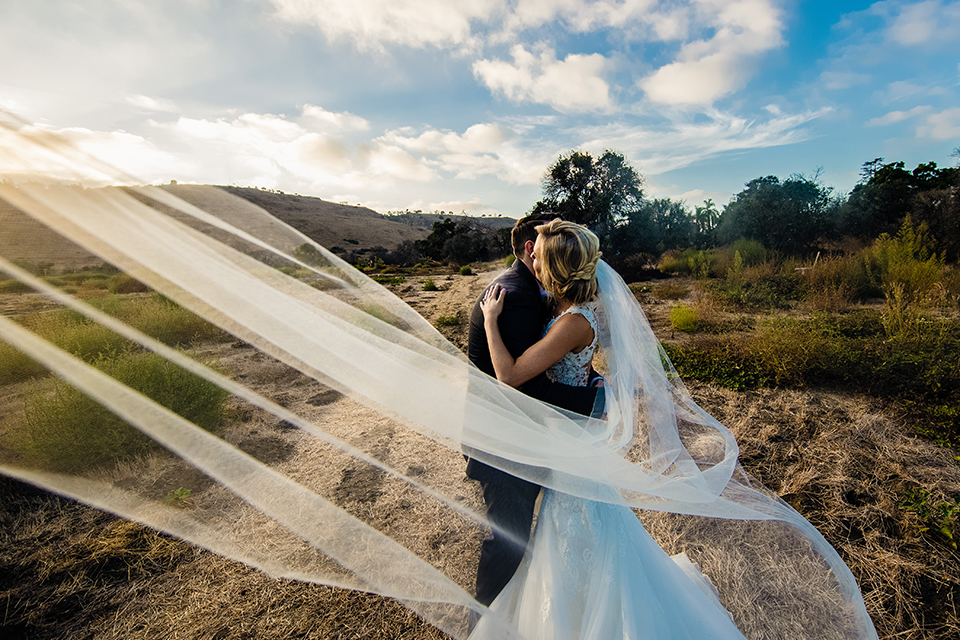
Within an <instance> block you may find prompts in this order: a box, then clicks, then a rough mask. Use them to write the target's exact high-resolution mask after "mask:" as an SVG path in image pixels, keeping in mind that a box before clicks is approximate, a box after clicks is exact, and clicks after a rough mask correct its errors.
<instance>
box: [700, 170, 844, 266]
mask: <svg viewBox="0 0 960 640" xmlns="http://www.w3.org/2000/svg"><path fill="white" fill-rule="evenodd" d="M830 191H831V189H830V188H829V187H825V186H823V185H821V184H819V183H818V182H817V181H816V179H810V178H806V177H804V176H801V175H794V176H791V177H790V178H787V179H786V180H783V181H781V180H780V179H779V178H778V177H776V176H766V177H763V178H756V179H754V180H751V181H750V182H748V183H747V184H746V189H744V190H743V191H741V192H740V193H738V194H737V195H735V196H734V197H733V199H732V200H731V201H730V202H729V203H728V204H727V206H726V207H724V209H723V214H722V215H721V217H720V225H719V227H718V229H717V231H718V239H719V240H720V241H721V242H724V243H728V242H733V241H734V240H736V239H738V238H749V239H752V240H757V241H759V242H760V243H761V244H763V245H764V246H765V247H767V248H770V249H776V250H779V251H784V252H799V251H805V250H809V249H812V248H813V247H814V246H815V245H816V243H817V241H818V240H819V239H820V237H822V236H823V235H824V234H826V233H827V232H828V231H829V230H830V229H831V227H832V223H833V218H834V216H835V212H834V209H835V203H834V201H833V200H832V199H831V198H830Z"/></svg>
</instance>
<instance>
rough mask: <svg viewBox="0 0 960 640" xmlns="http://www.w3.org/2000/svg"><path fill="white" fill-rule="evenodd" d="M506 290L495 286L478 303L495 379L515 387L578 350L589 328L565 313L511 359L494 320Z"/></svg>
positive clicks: (581, 319) (590, 335) (582, 320)
mask: <svg viewBox="0 0 960 640" xmlns="http://www.w3.org/2000/svg"><path fill="white" fill-rule="evenodd" d="M505 295H506V290H505V289H501V288H500V287H499V286H495V287H494V288H493V289H491V290H490V291H488V293H487V295H486V296H484V299H483V301H482V302H481V304H480V308H481V310H482V311H483V324H484V329H485V331H486V334H487V345H488V346H489V348H490V358H491V360H492V361H493V369H494V371H495V372H496V374H497V379H498V380H500V381H501V382H503V383H505V384H508V385H510V386H511V387H517V386H520V385H521V384H523V383H524V382H526V381H527V380H530V379H531V378H533V377H534V376H536V375H537V374H540V373H543V372H544V371H546V370H547V368H549V367H550V365H552V364H554V363H555V362H557V361H558V360H560V358H562V357H563V356H564V355H566V354H567V353H569V352H570V351H573V350H575V349H576V350H579V349H580V348H582V347H584V346H586V345H587V344H589V343H590V341H591V340H592V339H593V328H592V327H591V326H590V323H589V322H588V321H587V319H586V318H584V317H583V316H581V315H579V314H568V315H565V316H564V317H562V318H560V319H559V320H557V322H556V323H554V325H553V327H551V328H550V331H549V332H547V335H545V336H544V337H543V339H541V340H540V341H539V342H537V343H536V344H534V345H533V346H531V347H530V348H529V349H527V350H526V351H524V352H523V354H522V355H521V356H520V357H519V358H516V359H514V358H513V356H511V355H510V352H509V351H508V350H507V347H506V345H504V343H503V338H501V336H500V327H499V325H498V318H499V316H500V312H501V311H502V310H503V300H504V296H505Z"/></svg>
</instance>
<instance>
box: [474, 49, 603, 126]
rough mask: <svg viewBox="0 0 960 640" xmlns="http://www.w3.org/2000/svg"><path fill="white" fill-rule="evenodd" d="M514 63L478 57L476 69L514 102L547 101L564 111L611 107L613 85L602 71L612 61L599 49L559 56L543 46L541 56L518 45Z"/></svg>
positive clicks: (487, 82) (491, 86) (493, 87)
mask: <svg viewBox="0 0 960 640" xmlns="http://www.w3.org/2000/svg"><path fill="white" fill-rule="evenodd" d="M510 53H511V55H512V56H513V63H510V62H505V61H503V60H478V61H477V62H475V63H474V64H473V73H474V75H475V76H476V77H477V78H478V79H480V80H481V81H482V82H483V83H484V84H485V85H486V86H487V87H488V88H489V89H490V91H492V92H493V93H494V94H500V95H503V96H505V97H506V98H508V99H509V100H512V101H514V102H535V103H538V104H546V105H549V106H551V107H553V108H554V109H557V110H558V111H562V112H584V111H604V110H608V109H610V107H611V106H612V100H611V97H610V86H609V85H608V84H607V82H606V80H604V79H603V75H604V73H605V71H606V69H607V67H608V64H609V61H608V60H607V59H606V58H604V57H603V56H602V55H600V54H599V53H594V54H590V55H580V54H570V55H568V56H567V57H566V58H565V59H563V60H558V59H557V55H556V52H555V51H554V50H552V49H547V48H543V49H542V50H541V51H540V54H539V56H535V55H534V54H533V53H531V52H529V51H527V50H526V48H525V47H524V46H523V45H519V44H518V45H516V46H514V47H513V48H512V49H511V50H510Z"/></svg>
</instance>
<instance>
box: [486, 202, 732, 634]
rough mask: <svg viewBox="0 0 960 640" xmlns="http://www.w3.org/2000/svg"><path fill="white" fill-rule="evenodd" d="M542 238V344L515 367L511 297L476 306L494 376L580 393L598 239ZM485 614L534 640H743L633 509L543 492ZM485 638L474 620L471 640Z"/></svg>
mask: <svg viewBox="0 0 960 640" xmlns="http://www.w3.org/2000/svg"><path fill="white" fill-rule="evenodd" d="M537 231H538V234H539V235H538V237H537V240H536V243H535V245H534V251H533V266H534V271H535V273H536V276H537V279H538V280H539V281H540V282H541V283H542V284H543V286H544V287H545V288H546V289H547V290H548V291H550V292H551V293H552V294H553V298H554V301H555V306H554V312H553V317H552V319H550V321H549V322H548V323H547V325H546V327H545V329H544V337H543V339H542V340H540V341H539V342H538V343H536V344H535V345H533V346H532V347H530V348H529V349H528V350H527V351H525V352H524V353H523V354H522V355H521V356H520V357H519V358H516V359H514V358H513V357H512V356H511V355H510V352H509V351H508V350H507V347H506V346H505V345H504V342H503V340H502V338H501V336H500V330H499V327H498V322H497V321H498V318H499V316H500V313H501V311H502V310H503V303H504V298H505V293H506V291H505V290H504V289H501V288H500V286H499V285H496V284H495V285H493V286H492V287H490V288H489V289H488V290H487V291H486V293H485V295H484V297H483V299H482V300H481V303H480V305H481V309H482V310H483V315H484V328H485V329H486V335H487V342H488V344H489V347H490V354H491V357H492V360H493V365H494V369H495V370H496V374H497V378H498V379H499V380H501V381H503V382H506V383H507V384H510V385H511V386H518V385H520V384H523V383H524V382H526V381H527V380H529V379H530V378H532V377H533V376H535V375H537V374H539V373H541V372H543V371H546V372H547V376H548V377H549V378H550V379H551V381H553V382H560V383H563V384H569V385H576V386H586V385H587V382H588V379H589V374H590V368H591V363H592V361H593V357H594V355H595V354H596V352H597V348H598V345H599V334H600V328H599V326H598V319H597V312H596V309H595V300H596V298H597V275H596V271H597V266H598V263H599V258H600V252H599V242H598V239H597V237H596V236H595V235H594V234H593V233H591V232H590V231H589V230H588V229H586V228H585V227H582V226H580V225H577V224H574V223H571V222H563V221H561V220H554V221H552V222H550V223H548V224H545V225H542V226H540V227H538V228H537ZM614 321H615V320H614ZM490 610H491V611H492V612H495V613H496V614H499V615H501V616H502V618H501V619H502V620H506V621H507V623H508V624H509V625H511V626H512V627H513V628H514V629H515V630H516V631H517V632H519V634H520V635H521V636H523V637H524V638H531V639H542V640H548V639H553V640H580V639H588V638H590V639H596V640H611V639H614V638H645V639H650V640H656V639H661V638H663V639H667V638H670V639H678V640H679V639H682V638H689V639H691V640H693V639H698V638H731V639H742V638H743V635H742V634H741V633H740V631H739V630H738V629H737V627H736V626H735V625H734V624H733V622H732V620H731V617H730V616H729V614H728V613H727V612H726V611H725V610H724V609H723V607H722V606H721V605H720V602H719V600H718V598H717V595H716V594H715V593H714V591H713V590H712V585H711V584H710V583H709V582H708V581H707V580H706V579H705V578H704V576H703V575H702V574H700V573H699V571H698V569H697V567H696V565H694V564H692V563H690V562H689V561H688V560H686V556H684V555H683V554H680V556H679V557H677V558H670V557H669V556H667V554H666V553H665V552H664V551H663V550H662V549H661V548H660V547H659V545H657V543H656V542H655V541H654V540H653V538H651V537H650V535H649V534H648V533H647V532H646V530H644V528H643V526H642V525H641V524H640V522H639V520H638V519H637V517H636V516H635V515H634V513H633V511H632V510H631V509H630V508H629V507H627V506H624V505H616V504H611V503H609V502H599V501H594V500H587V499H584V498H579V497H576V496H571V495H568V494H565V493H563V492H560V491H555V490H552V489H549V488H548V489H545V490H544V492H543V496H542V500H541V505H540V512H539V516H538V520H537V525H536V529H535V531H534V534H533V540H532V542H531V545H530V546H529V547H528V549H527V553H526V555H525V556H524V558H523V561H522V563H521V565H520V568H519V569H518V571H517V572H516V573H515V574H514V576H513V578H512V579H511V580H510V582H509V583H508V584H507V585H506V587H505V588H504V590H503V591H502V592H501V593H500V595H499V596H497V598H496V599H495V600H494V602H493V603H492V604H491V605H490ZM487 633H488V630H487V628H486V626H485V625H484V622H483V620H481V622H480V623H479V625H478V626H477V628H476V630H475V631H474V636H473V637H477V638H482V637H485V635H486V634H487Z"/></svg>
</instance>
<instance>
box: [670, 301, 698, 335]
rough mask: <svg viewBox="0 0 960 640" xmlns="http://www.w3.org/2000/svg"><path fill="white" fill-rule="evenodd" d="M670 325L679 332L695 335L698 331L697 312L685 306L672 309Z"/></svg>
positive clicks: (679, 305)
mask: <svg viewBox="0 0 960 640" xmlns="http://www.w3.org/2000/svg"><path fill="white" fill-rule="evenodd" d="M670 324H671V326H673V328H674V329H675V330H677V331H684V332H686V333H693V332H694V331H696V330H697V311H696V309H694V308H692V307H688V306H687V305H685V304H678V305H676V306H675V307H673V308H672V309H670Z"/></svg>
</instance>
